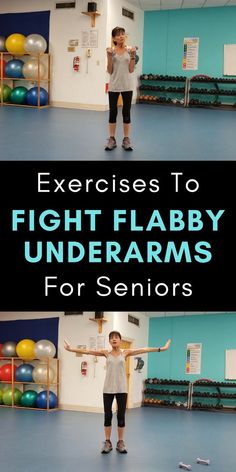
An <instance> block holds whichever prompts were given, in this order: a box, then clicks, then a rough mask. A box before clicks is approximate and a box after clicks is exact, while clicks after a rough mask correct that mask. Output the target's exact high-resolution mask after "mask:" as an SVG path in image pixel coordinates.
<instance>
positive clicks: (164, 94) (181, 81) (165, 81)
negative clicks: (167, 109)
mask: <svg viewBox="0 0 236 472" xmlns="http://www.w3.org/2000/svg"><path fill="white" fill-rule="evenodd" d="M140 82H141V84H140V86H139V90H140V95H139V97H138V103H148V104H152V105H174V106H180V107H185V106H186V105H187V102H186V97H187V86H188V81H187V78H186V77H183V76H181V77H174V76H167V75H165V76H164V75H155V74H143V75H141V76H140Z"/></svg>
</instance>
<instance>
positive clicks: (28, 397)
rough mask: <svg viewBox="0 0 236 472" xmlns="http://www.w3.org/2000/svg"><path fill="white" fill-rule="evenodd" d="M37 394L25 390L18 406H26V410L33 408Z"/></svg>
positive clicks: (33, 391)
mask: <svg viewBox="0 0 236 472" xmlns="http://www.w3.org/2000/svg"><path fill="white" fill-rule="evenodd" d="M37 396H38V394H37V392H35V390H26V392H24V393H23V394H22V396H21V399H20V404H21V406H26V407H28V408H35V407H36V401H37Z"/></svg>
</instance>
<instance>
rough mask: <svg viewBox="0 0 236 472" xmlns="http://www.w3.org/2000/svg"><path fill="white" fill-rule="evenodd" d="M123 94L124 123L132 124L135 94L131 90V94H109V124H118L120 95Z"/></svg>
mask: <svg viewBox="0 0 236 472" xmlns="http://www.w3.org/2000/svg"><path fill="white" fill-rule="evenodd" d="M120 93H121V96H122V99H123V108H122V115H123V123H130V109H131V103H132V96H133V92H132V90H130V91H129V92H108V95H109V109H110V115H109V123H116V117H117V111H118V110H117V102H118V98H119V95H120Z"/></svg>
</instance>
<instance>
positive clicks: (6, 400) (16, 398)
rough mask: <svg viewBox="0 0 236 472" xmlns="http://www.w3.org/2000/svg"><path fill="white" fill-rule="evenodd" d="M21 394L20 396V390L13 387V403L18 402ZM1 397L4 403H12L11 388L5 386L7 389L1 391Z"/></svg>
mask: <svg viewBox="0 0 236 472" xmlns="http://www.w3.org/2000/svg"><path fill="white" fill-rule="evenodd" d="M21 396H22V392H21V391H20V390H19V389H18V388H14V393H13V398H14V399H13V403H14V405H19V404H20V399H21ZM2 399H3V403H4V405H8V406H11V405H12V389H11V388H7V390H5V392H3V395H2Z"/></svg>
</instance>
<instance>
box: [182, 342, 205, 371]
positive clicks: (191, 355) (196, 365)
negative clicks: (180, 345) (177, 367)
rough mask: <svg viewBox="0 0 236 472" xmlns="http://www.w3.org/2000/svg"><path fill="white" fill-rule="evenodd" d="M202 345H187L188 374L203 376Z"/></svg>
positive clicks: (186, 369)
mask: <svg viewBox="0 0 236 472" xmlns="http://www.w3.org/2000/svg"><path fill="white" fill-rule="evenodd" d="M201 354H202V344H201V343H189V344H187V358H186V367H185V373H186V374H196V375H197V374H198V375H199V374H201Z"/></svg>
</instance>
